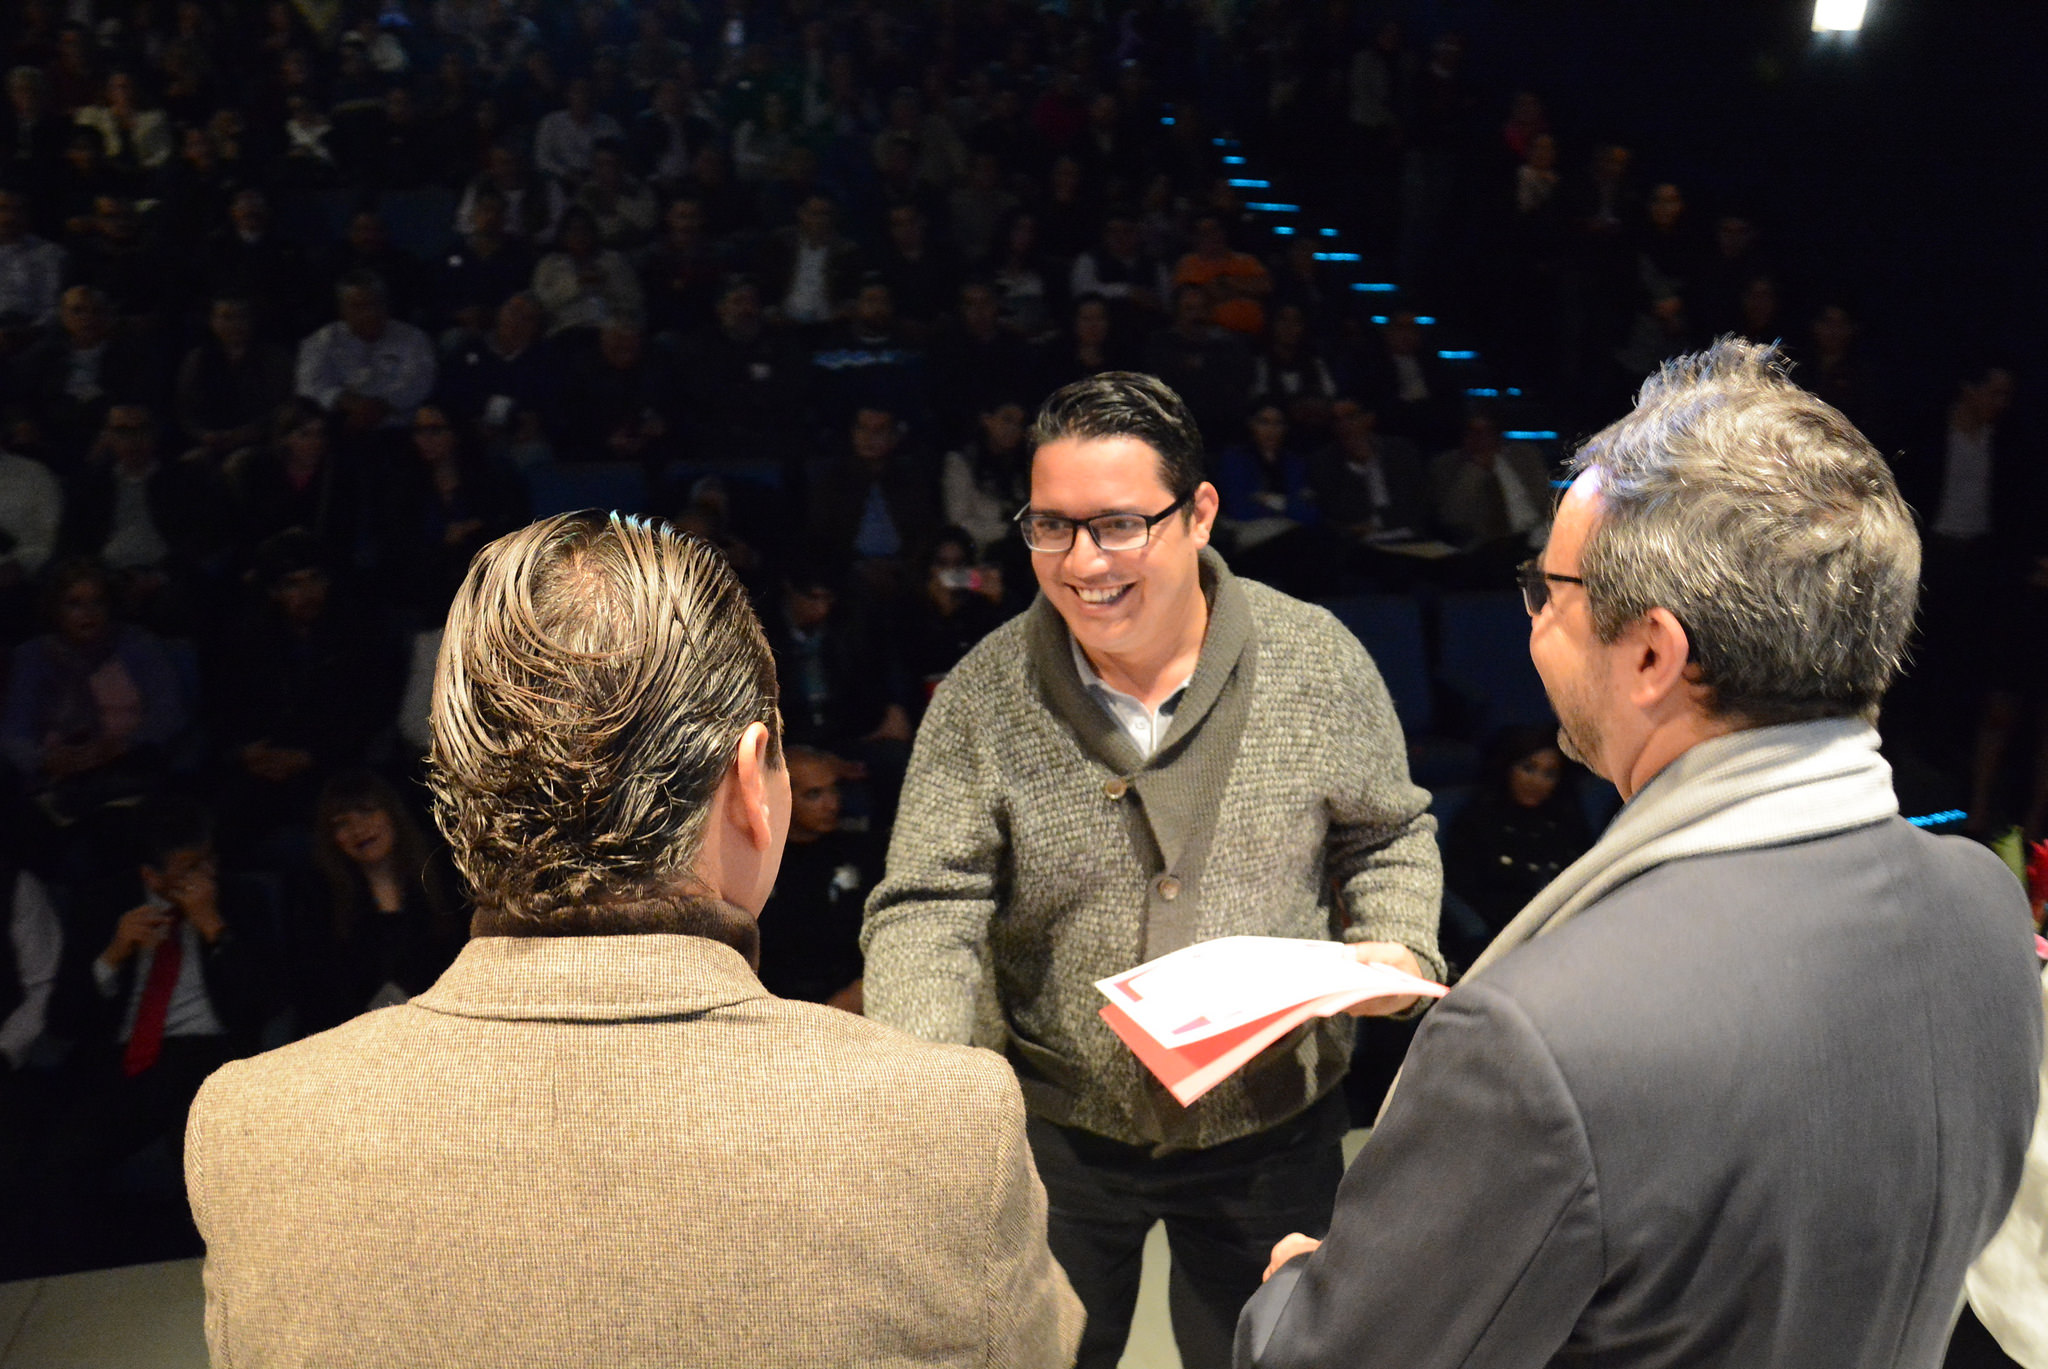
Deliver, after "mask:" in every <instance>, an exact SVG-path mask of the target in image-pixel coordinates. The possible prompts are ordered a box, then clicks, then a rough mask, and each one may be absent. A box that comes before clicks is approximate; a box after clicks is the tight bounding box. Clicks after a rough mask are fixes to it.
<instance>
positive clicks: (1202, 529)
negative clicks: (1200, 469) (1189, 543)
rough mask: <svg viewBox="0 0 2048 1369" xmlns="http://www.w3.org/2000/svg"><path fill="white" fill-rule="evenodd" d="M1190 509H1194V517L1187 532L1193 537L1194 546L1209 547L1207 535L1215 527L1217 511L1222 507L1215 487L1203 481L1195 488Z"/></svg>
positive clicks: (1221, 501) (1221, 500)
mask: <svg viewBox="0 0 2048 1369" xmlns="http://www.w3.org/2000/svg"><path fill="white" fill-rule="evenodd" d="M1190 507H1192V508H1193V509H1194V517H1193V518H1192V519H1191V520H1190V522H1189V524H1188V532H1189V533H1191V534H1192V535H1193V537H1194V539H1195V545H1196V546H1198V547H1206V546H1208V545H1209V533H1210V531H1211V530H1212V529H1214V528H1215V526H1216V513H1217V510H1219V509H1221V508H1222V507H1223V499H1222V497H1221V496H1220V495H1218V494H1217V493H1216V487H1215V486H1214V485H1212V484H1210V483H1209V482H1208V481H1206V480H1204V481H1203V482H1202V483H1201V484H1199V485H1197V486H1195V493H1194V497H1193V499H1192V500H1191V501H1190Z"/></svg>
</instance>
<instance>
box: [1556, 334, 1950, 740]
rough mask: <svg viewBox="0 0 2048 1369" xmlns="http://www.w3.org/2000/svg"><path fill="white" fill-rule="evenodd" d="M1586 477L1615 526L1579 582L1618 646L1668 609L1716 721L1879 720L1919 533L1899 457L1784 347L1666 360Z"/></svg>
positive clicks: (1732, 342) (1595, 441)
mask: <svg viewBox="0 0 2048 1369" xmlns="http://www.w3.org/2000/svg"><path fill="white" fill-rule="evenodd" d="M1586 471H1594V472H1598V478H1599V482H1600V495H1601V516H1600V519H1599V521H1598V522H1597V523H1596V524H1595V525H1594V528H1593V530H1592V532H1591V533H1590V534H1589V535H1588V536H1587V539H1586V545H1585V549H1584V551H1583V553H1582V555H1581V557H1580V571H1579V573H1580V575H1581V576H1583V577H1584V579H1585V582H1586V595H1587V598H1588V600H1589V601H1590V604H1591V608H1592V615H1593V626H1594V629H1595V631H1597V632H1598V633H1599V635H1600V637H1601V639H1602V640H1603V641H1610V642H1611V641H1613V640H1614V639H1615V638H1616V637H1617V636H1619V635H1620V633H1621V631H1622V629H1623V628H1624V627H1626V626H1627V625H1628V624H1629V623H1631V622H1633V621H1635V620H1636V619H1637V618H1640V617H1641V616H1642V615H1643V614H1645V613H1647V612H1649V611H1650V610H1651V609H1652V608H1663V609H1666V610H1668V611H1670V612H1671V613H1672V614H1673V615H1674V616H1676V617H1677V619H1678V621H1679V622H1680V623H1681V624H1683V625H1684V627H1685V630H1686V635H1687V637H1688V638H1689V639H1690V642H1691V645H1692V649H1693V653H1694V656H1695V659H1696V660H1697V662H1698V665H1699V671H1700V677H1701V680H1702V682H1703V683H1704V684H1705V685H1706V686H1707V687H1708V688H1709V689H1710V690H1711V691H1712V707H1713V709H1714V711H1715V712H1716V713H1718V714H1721V715H1724V716H1729V717H1735V718H1740V719H1742V720H1743V721H1745V722H1747V723H1750V724H1752V725H1756V726H1766V725H1769V724H1773V723H1784V722H1797V721H1803V720H1806V719H1812V718H1825V717H1841V716H1853V715H1863V716H1870V717H1874V716H1875V713H1876V709H1877V704H1878V701H1879V700H1880V699H1881V698H1883V696H1884V691H1885V688H1886V687H1887V686H1888V685H1889V684H1890V683H1891V679H1892V676H1893V675H1894V674H1895V673H1896V672H1897V670H1898V668H1899V665H1900V663H1901V661H1902V660H1903V658H1904V655H1905V649H1906V639H1907V636H1908V634H1909V633H1910V632H1911V630H1912V626H1913V612H1914V608H1915V606H1916V604H1917V602H1918V599H1919V583H1920V536H1919V533H1918V532H1917V531H1916V530H1915V528H1914V525H1913V515H1912V513H1911V511H1910V510H1908V508H1907V507H1906V503H1905V500H1904V499H1902V498H1901V497H1900V495H1899V488H1898V483H1897V481H1896V480H1894V479H1893V477H1892V473H1891V469H1890V467H1888V466H1887V465H1886V464H1885V461H1884V459H1883V458H1882V457H1881V456H1879V455H1878V453H1877V450H1876V449H1875V448H1874V447H1872V446H1871V445H1870V443H1869V442H1868V441H1867V440H1866V439H1865V438H1864V436H1863V434H1861V433H1860V432H1858V431H1857V430H1856V428H1855V426H1854V425H1853V424H1851V423H1850V422H1849V420H1848V419H1846V418H1844V417H1843V416H1842V415H1841V413H1840V412H1838V411H1837V410H1835V409H1834V408H1832V407H1831V406H1829V405H1828V404H1825V403H1823V402H1822V401H1821V400H1819V399H1817V398H1816V397H1814V396H1813V395H1811V394H1808V393H1807V392H1806V391H1804V390H1802V389H1800V388H1799V387H1798V386H1796V385H1794V384H1793V383H1792V382H1791V380H1789V379H1788V378H1787V376H1786V373H1785V364H1784V362H1783V360H1782V358H1781V357H1780V356H1779V354H1778V352H1777V350H1776V349H1775V348H1773V347H1764V346H1758V345H1756V344H1753V343H1748V342H1742V341H1739V340H1737V339H1733V338H1724V339H1722V340H1721V341H1720V342H1718V343H1716V344H1715V345H1714V346H1713V347H1711V348H1709V349H1708V350H1706V351H1705V352H1701V353H1699V354H1698V355H1696V356H1689V357H1681V358H1679V359H1677V360H1675V361H1671V362H1667V363H1666V364H1665V366H1664V368H1663V369H1662V370H1661V371H1660V372H1659V373H1658V374H1657V375H1655V376H1652V377H1651V378H1650V379H1649V380H1648V381H1647V382H1645V383H1644V385H1643V389H1642V393H1641V394H1640V395H1639V396H1638V397H1637V399H1636V407H1635V411H1634V412H1633V413H1631V414H1630V415H1629V416H1628V417H1626V418H1624V419H1621V420H1620V421H1619V422H1616V423H1614V424H1612V425H1610V426H1609V427H1607V428H1606V429H1604V430H1603V431H1601V432H1600V433H1598V434H1596V435H1594V436H1593V437H1592V438H1590V439H1589V440H1588V441H1587V442H1586V443H1585V445H1584V446H1582V447H1581V448H1580V449H1579V451H1578V453H1577V455H1576V456H1575V457H1574V458H1573V460H1572V472H1573V474H1574V475H1575V476H1576V475H1578V474H1580V473H1583V472H1586Z"/></svg>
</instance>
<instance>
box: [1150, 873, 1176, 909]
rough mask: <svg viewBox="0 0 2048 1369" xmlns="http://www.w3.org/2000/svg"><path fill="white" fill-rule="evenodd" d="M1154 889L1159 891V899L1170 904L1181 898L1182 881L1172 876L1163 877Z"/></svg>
mask: <svg viewBox="0 0 2048 1369" xmlns="http://www.w3.org/2000/svg"><path fill="white" fill-rule="evenodd" d="M1152 887H1153V888H1155V889H1157V890H1158V891H1159V897H1161V898H1163V899H1165V900H1166V901H1167V902H1168V903H1171V902H1173V901H1174V900H1175V899H1177V898H1179V897H1180V881H1179V880H1177V879H1175V878H1174V877H1173V876H1172V875H1161V876H1160V877H1159V880H1158V882H1157V883H1156V884H1154V885H1153V886H1152Z"/></svg>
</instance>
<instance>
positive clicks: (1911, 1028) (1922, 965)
mask: <svg viewBox="0 0 2048 1369" xmlns="http://www.w3.org/2000/svg"><path fill="white" fill-rule="evenodd" d="M1574 468H1575V472H1576V479H1575V481H1574V482H1573V484H1572V486H1571V488H1570V490H1569V491H1568V492H1567V494H1566V495H1565V497H1564V499H1563V501H1562V503H1561V504H1560V505H1559V508H1558V512H1557V517H1556V521H1555V523H1554V525H1553V528H1552V533H1551V537H1550V541H1549V543H1548V545H1547V546H1546V548H1545V550H1544V552H1543V555H1542V556H1541V557H1540V558H1539V559H1538V560H1537V561H1534V562H1531V563H1529V564H1528V565H1527V566H1525V567H1524V568H1523V592H1524V594H1525V596H1526V598H1527V601H1528V608H1529V611H1530V614H1531V620H1532V621H1531V627H1530V653H1531V655H1532V656H1533V657H1534V658H1535V661H1536V666H1537V669H1538V671H1539V672H1540V673H1541V674H1542V676H1543V680H1544V683H1545V686H1546V688H1547V689H1548V691H1549V693H1550V697H1551V701H1552V703H1553V704H1554V705H1555V707H1556V709H1557V713H1558V717H1559V719H1560V720H1561V722H1562V728H1561V730H1560V740H1561V743H1562V744H1563V745H1564V746H1565V748H1566V750H1567V751H1568V752H1569V753H1571V754H1573V755H1575V756H1577V757H1580V758H1583V759H1584V760H1585V762H1586V763H1587V764H1588V765H1590V766H1591V767H1592V768H1593V769H1594V770H1595V771H1596V772H1598V773H1599V774H1601V775H1604V776H1606V777H1607V778H1609V779H1611V780H1613V781H1614V782H1615V784H1616V785H1617V786H1619V788H1620V790H1621V792H1622V795H1623V796H1624V797H1625V798H1627V799H1628V800H1629V802H1628V804H1627V806H1626V807H1624V808H1623V810H1622V812H1621V813H1620V815H1619V816H1617V817H1616V819H1615V821H1614V823H1613V825H1612V826H1611V827H1610V828H1609V829H1608V831H1607V833H1606V834H1605V835H1604V836H1603V837H1602V838H1601V840H1600V842H1599V843H1598V845H1596V846H1595V848H1594V849H1593V850H1592V851H1591V852H1589V853H1588V854H1587V856H1586V857H1585V858H1583V859H1582V860H1580V861H1579V862H1577V863H1576V864H1574V865H1573V866H1571V867H1570V868H1569V869H1567V870H1566V871H1565V872H1564V873H1563V874H1562V875H1560V876H1559V878H1558V880H1557V881H1556V882H1555V883H1554V884H1553V885H1552V886H1551V887H1550V888H1549V889H1547V890H1545V892H1544V893H1543V894H1541V895H1539V896H1538V897H1537V898H1536V899H1535V900H1534V901H1532V902H1531V903H1530V905H1529V906H1528V907H1527V908H1526V909H1524V910H1523V911H1522V913H1521V914H1520V915H1519V916H1518V917H1517V918H1516V919H1515V921H1514V922H1513V923H1511V924H1510V925H1509V927H1508V928H1507V929H1506V930H1505V931H1504V932H1503V933H1502V934H1501V937H1500V939H1499V940H1498V941H1497V942H1496V943H1495V944H1494V945H1493V946H1491V947H1489V948H1488V950H1487V951H1486V953H1485V954H1484V955H1482V956H1481V957H1480V959H1479V960H1478V962H1477V963H1476V964H1475V965H1474V967H1473V969H1472V970H1471V971H1470V972H1469V973H1468V974H1467V976H1466V979H1465V981H1464V982H1463V983H1461V984H1460V985H1459V986H1458V987H1457V988H1456V989H1455V990H1453V992H1452V993H1451V994H1450V995H1449V997H1447V998H1445V999H1444V1000H1443V1001H1442V1002H1441V1003H1440V1004H1439V1005H1438V1006H1437V1007H1436V1008H1435V1009H1434V1010H1432V1012H1431V1013H1430V1015H1429V1019H1428V1021H1427V1022H1426V1023H1425V1024H1424V1026H1423V1028H1422V1030H1421V1031H1420V1032H1419V1033H1418V1034H1417V1036H1416V1040H1415V1044H1414V1046H1413V1048H1412V1049H1411V1051H1410V1052H1409V1056H1408V1060H1407V1063H1406V1066H1405V1068H1404V1070H1403V1073H1402V1076H1401V1078H1400V1080H1398V1081H1397V1083H1396V1086H1395V1088H1394V1090H1393V1092H1392V1093H1391V1094H1390V1095H1389V1098H1388V1101H1387V1104H1386V1106H1385V1107H1384V1109H1383V1110H1382V1112H1381V1116H1380V1120H1379V1124H1378V1125H1377V1127H1376V1128H1375V1129H1374V1133H1373V1136H1372V1139H1371V1140H1370V1141H1369V1142H1368V1143H1367V1145H1366V1147H1365V1150H1364V1151H1363V1153H1362V1154H1361V1155H1360V1156H1359V1159H1358V1161H1357V1162H1356V1163H1355V1164H1354V1165H1353V1166H1352V1168H1351V1170H1350V1172H1349V1173H1348V1174H1347V1175H1346V1176H1345V1179H1344V1183H1343V1186H1342V1188H1341V1190H1340V1192H1339V1196H1338V1200H1337V1206H1336V1212H1335V1218H1334V1221H1333V1222H1332V1224H1331V1227H1330V1233H1329V1236H1328V1238H1327V1239H1326V1240H1325V1241H1324V1242H1322V1243H1320V1245H1318V1243H1317V1242H1315V1241H1312V1240H1309V1239H1308V1238H1306V1237H1301V1236H1292V1237H1289V1238H1288V1239H1287V1240H1285V1241H1282V1242H1281V1243H1280V1245H1279V1246H1277V1247H1276V1248H1275V1250H1274V1263H1275V1266H1276V1269H1275V1270H1274V1271H1269V1277H1268V1282H1267V1283H1266V1285H1265V1286H1264V1287H1263V1288H1262V1289H1261V1290H1260V1291H1259V1293H1258V1294H1257V1295H1256V1296H1255V1297H1254V1298H1253V1299H1252V1301H1251V1303H1250V1304H1249V1305H1248V1306H1247V1308H1246V1310H1245V1314H1244V1316H1243V1318H1242V1319H1241V1321H1240V1323H1239V1327H1238V1359H1239V1363H1240V1364H1241V1365H1251V1364H1257V1365H1262V1366H1275V1367H1276V1369H1277V1366H1297V1365H1323V1364H1343V1365H1346V1366H1379V1365H1388V1366H1394V1365H1398V1366H1401V1369H1430V1366H1438V1365H1443V1366H1449V1365H1474V1366H1476V1365H1485V1366H1489V1369H1495V1367H1499V1369H1506V1367H1508V1366H1521V1365H1531V1366H1533V1365H1546V1364H1586V1365H1595V1364H1597V1365H1602V1366H1630V1367H1631V1369H1647V1367H1648V1366H1656V1367H1657V1369H1666V1367H1667V1366H1668V1367H1670V1369H1678V1367H1679V1366H1707V1365H1713V1366H1731V1365H1740V1366H1743V1369H1837V1367H1839V1369H1852V1367H1853V1369H1877V1367H1878V1366H1930V1367H1931V1366H1934V1365H1937V1364H1939V1363H1940V1361H1941V1358H1942V1352H1943V1349H1944V1347H1945V1345H1946V1342H1947V1338H1948V1331H1949V1326H1950V1322H1951V1319H1952V1317H1953V1315H1954V1312H1955V1309H1956V1306H1957V1300H1958V1295H1959V1293H1960V1290H1961V1288H1962V1281H1963V1273H1964V1270H1965V1268H1966V1266H1968V1264H1969V1263H1970V1261H1971V1259H1972V1258H1973V1257H1974V1256H1975V1254H1976V1253H1977V1251H1978V1250H1979V1249H1980V1248H1981V1247H1982V1246H1983V1245H1984V1244H1985V1242H1986V1241H1987V1240H1988V1239H1989V1237H1990V1235H1991V1233H1992V1232H1993V1230H1994V1229H1995V1228H1996V1227H1997V1225H1998V1223H1999V1221H2000V1219H2001V1218H2002V1217H2003V1216H2004V1214H2005V1210H2006V1207H2007V1205H2008V1204H2009V1203H2010V1202H2011V1200H2012V1195H2013V1192H2014V1189H2015V1186H2016V1185H2017V1183H2018V1179H2019V1173H2020V1165H2021V1161H2022V1157H2023V1154H2024V1151H2025V1149H2026V1145H2027V1137H2028V1133H2029V1130H2030V1128H2031V1125H2032V1119H2033V1112H2034V1099H2035V1088H2036V1084H2035V1074H2034V1071H2035V1069H2036V1064H2037V1062H2038V1060H2039V1058H2040V1052H2041V1012H2040V1004H2039V1000H2038V990H2037V987H2036V982H2035V973H2034V969H2033V964H2032V956H2031V938H2030V935H2029V933H2030V930H2031V929H2030V927H2029V924H2028V918H2027V910H2026V906H2025V901H2024V899H2023V898H2022V896H2021V893H2020V890H2019V887H2018V885H2017V883H2016V882H2015V881H2014V880H2013V878H2012V876H2011V875H2010V874H2008V873H2006V872H2005V870H2004V869H2003V868H2002V867H2001V866H2000V864H1999V862H1998V861H1997V860H1996V859H1995V858H1993V857H1992V856H1991V855H1990V854H1989V853H1987V852H1985V851H1984V850H1982V849H1981V848H1979V847H1977V846H1974V845H1971V844H1969V843H1967V842H1964V841H1962V840H1960V839H1956V838H1937V837H1932V836H1929V835H1927V834H1926V833H1924V832H1922V831H1921V830H1919V829H1918V828H1916V827H1913V826H1911V825H1909V824H1908V823H1906V822H1904V821H1903V820H1901V819H1900V818H1899V816H1898V813H1897V801H1896V799H1894V798H1893V796H1892V790H1891V782H1890V771H1889V768H1888V767H1886V765H1885V763H1884V761H1883V760H1882V759H1881V758H1880V757H1879V755H1878V754H1877V734H1876V732H1875V730H1874V729H1873V728H1872V727H1871V725H1870V723H1871V720H1873V719H1874V718H1875V716H1876V710H1877V704H1878V700H1879V699H1880V697H1881V696H1882V694H1883V692H1884V688H1885V686H1886V684H1887V683H1888V682H1889V680H1890V677H1891V675H1892V674H1893V672H1894V671H1895V669H1896V667H1897V665H1898V661H1899V658H1900V655H1901V652H1902V650H1903V648H1904V645H1905V641H1906V637H1907V633H1908V631H1909V629H1910V627H1911V623H1912V615H1913V607H1914V599H1915V595H1916V593H1917V586H1918V578H1919V562H1920V556H1919V540H1918V537H1917V535H1916V533H1915V532H1914V529H1913V522H1912V517H1911V514H1910V513H1909V512H1908V510H1907V509H1906V507H1905V505H1904V503H1903V501H1902V500H1901V499H1900V498H1899V494H1898V489H1897V486H1896V485H1895V484H1894V482H1893V480H1892V477H1891V474H1890V472H1889V470H1888V469H1887V468H1886V466H1885V463H1884V461H1883V460H1882V459H1881V458H1880V457H1879V456H1878V454H1877V453H1876V452H1875V451H1874V450H1873V449H1872V448H1871V447H1870V445H1869V443H1867V442H1866V441H1864V439H1863V438H1862V436H1861V435H1860V434H1859V433H1857V432H1856V430H1855V429H1854V428H1853V427H1851V426H1850V425H1849V423H1848V422H1847V420H1845V419H1844V418H1842V416H1841V415H1840V414H1839V413H1837V412H1836V411H1834V410H1833V409H1831V408H1829V407H1828V406H1827V405H1825V404H1823V403H1821V402H1820V401H1819V400H1817V399H1815V398H1813V397H1812V396H1811V395H1808V394H1805V393H1804V392H1802V391H1800V390H1798V389H1797V388H1795V387H1794V386H1793V385H1792V384H1791V383H1790V382H1789V381H1787V380H1786V379H1785V377H1784V374H1783V372H1782V369H1781V367H1780V365H1779V364H1778V362H1777V360H1776V358H1775V355H1774V354H1773V353H1772V352H1771V350H1770V349H1767V348H1762V347H1755V346H1752V345H1750V344H1747V343H1739V342H1724V343H1722V344H1720V345H1718V346H1716V347H1715V348H1713V349H1712V350H1711V351H1709V352H1707V353H1705V354H1703V355H1701V356H1699V357H1696V358H1686V359H1682V360H1681V361H1678V362H1674V363H1672V364H1670V365H1669V366H1667V368H1666V369H1665V371H1664V373H1663V374H1662V375H1661V376H1660V377H1657V378H1655V379H1653V380H1652V381H1651V382H1650V383H1649V384H1648V385H1647V386H1645V388H1644V391H1643V395H1642V397H1641V399H1640V401H1639V403H1638V405H1637V408H1636V410H1635V412H1634V413H1633V414H1632V415H1630V416H1629V417H1628V418H1625V419H1623V420H1621V421H1620V422H1618V423H1616V424H1614V425H1613V426H1611V427H1610V428H1608V429H1607V430H1606V431H1604V432H1602V433H1600V434H1599V435H1597V436H1596V437H1594V438H1593V439H1591V440H1590V441H1589V442H1588V443H1587V444H1586V446H1585V447H1584V449H1583V450H1581V451H1580V453H1579V454H1578V456H1577V458H1576V460H1575V463H1574Z"/></svg>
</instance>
